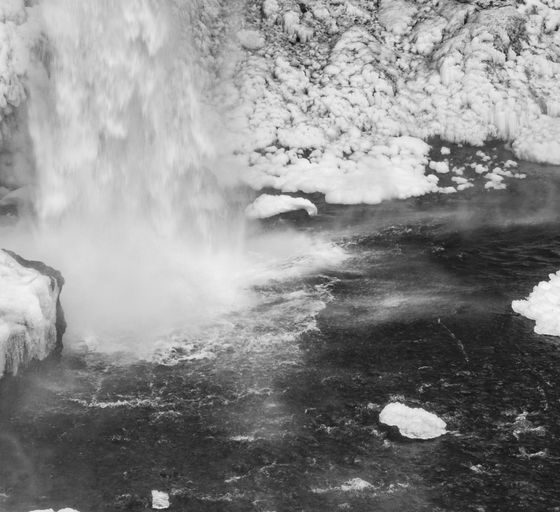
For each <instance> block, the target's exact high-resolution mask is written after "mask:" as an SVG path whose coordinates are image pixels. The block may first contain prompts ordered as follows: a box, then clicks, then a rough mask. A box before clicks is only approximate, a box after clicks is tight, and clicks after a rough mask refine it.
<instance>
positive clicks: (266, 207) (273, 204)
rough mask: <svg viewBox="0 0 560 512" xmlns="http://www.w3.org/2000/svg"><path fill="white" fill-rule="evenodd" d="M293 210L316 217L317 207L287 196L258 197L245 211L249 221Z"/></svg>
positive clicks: (307, 201) (306, 201)
mask: <svg viewBox="0 0 560 512" xmlns="http://www.w3.org/2000/svg"><path fill="white" fill-rule="evenodd" d="M294 210H305V211H307V213H308V214H309V215H317V207H316V206H315V205H314V204H313V203H312V202H311V201H309V199H305V198H303V197H292V196H287V195H278V196H275V195H269V194H262V195H260V196H259V197H258V198H257V199H255V201H253V203H251V204H250V205H249V206H248V207H247V209H246V214H247V217H249V218H251V219H266V218H267V217H273V216H274V215H278V214H280V213H285V212H291V211H294Z"/></svg>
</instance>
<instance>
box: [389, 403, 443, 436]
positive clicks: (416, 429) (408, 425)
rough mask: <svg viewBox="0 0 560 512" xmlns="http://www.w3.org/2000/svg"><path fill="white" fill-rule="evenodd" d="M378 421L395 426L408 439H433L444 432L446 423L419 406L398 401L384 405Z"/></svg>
mask: <svg viewBox="0 0 560 512" xmlns="http://www.w3.org/2000/svg"><path fill="white" fill-rule="evenodd" d="M379 421H380V422H381V423H383V424H384V425H388V426H390V427H397V428H398V429H399V432H400V434H401V435H402V436H403V437H407V438H409V439H434V438H436V437H440V436H442V435H444V434H445V433H446V426H447V425H446V423H445V421H443V420H442V419H440V418H438V417H437V416H436V415H435V414H433V413H431V412H428V411H426V410H424V409H421V408H419V407H418V408H415V407H408V406H406V405H404V404H401V403H399V402H394V403H390V404H388V405H386V406H385V407H384V408H383V410H382V411H381V413H380V414H379Z"/></svg>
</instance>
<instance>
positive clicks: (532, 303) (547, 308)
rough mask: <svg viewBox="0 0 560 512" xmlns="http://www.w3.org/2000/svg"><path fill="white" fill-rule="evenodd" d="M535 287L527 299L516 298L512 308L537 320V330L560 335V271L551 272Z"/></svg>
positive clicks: (542, 332) (538, 332) (540, 332)
mask: <svg viewBox="0 0 560 512" xmlns="http://www.w3.org/2000/svg"><path fill="white" fill-rule="evenodd" d="M548 277H549V280H548V281H542V282H540V283H539V284H538V285H537V286H535V287H534V288H533V291H532V292H531V294H530V295H529V297H528V298H527V299H526V300H514V301H513V302H512V304H511V307H512V309H513V310H514V311H515V312H516V313H519V314H520V315H523V316H524V317H526V318H529V319H531V320H535V322H536V324H535V332H536V333H537V334H548V335H550V336H560V271H558V272H556V274H550V275H549V276H548Z"/></svg>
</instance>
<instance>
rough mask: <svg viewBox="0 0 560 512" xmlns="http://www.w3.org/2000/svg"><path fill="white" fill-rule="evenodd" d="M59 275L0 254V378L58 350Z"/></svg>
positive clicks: (60, 321)
mask: <svg viewBox="0 0 560 512" xmlns="http://www.w3.org/2000/svg"><path fill="white" fill-rule="evenodd" d="M63 284H64V279H63V278H62V276H61V274H60V273H59V272H57V271H56V270H53V269H52V268H50V267H47V266H46V265H44V264H43V263H40V262H33V261H28V260H25V259H23V258H21V257H20V256H18V255H16V254H14V253H12V252H9V251H6V250H0V377H2V376H3V375H5V374H16V373H17V371H18V368H20V367H21V366H23V365H25V364H27V363H29V362H31V361H32V360H42V359H45V358H46V357H47V356H49V355H50V354H52V353H56V352H57V351H60V350H61V348H62V335H63V333H64V330H65V328H66V323H65V321H64V315H63V312H62V308H61V305H60V291H61V289H62V286H63Z"/></svg>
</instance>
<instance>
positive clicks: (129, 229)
mask: <svg viewBox="0 0 560 512" xmlns="http://www.w3.org/2000/svg"><path fill="white" fill-rule="evenodd" d="M35 9H36V10H37V13H36V14H37V17H38V24H39V26H40V27H41V30H42V34H43V35H42V38H43V44H41V45H39V48H40V51H38V52H37V54H38V56H39V58H38V59H37V63H36V66H35V69H34V70H33V72H32V73H31V77H30V102H29V131H30V134H31V138H32V141H33V147H34V154H35V162H36V187H35V211H36V218H37V222H38V230H37V233H38V235H37V236H38V237H39V240H40V241H39V242H38V243H36V246H37V247H39V249H37V250H36V252H38V253H39V254H38V255H39V256H41V257H43V258H46V259H47V261H50V262H51V263H52V264H53V265H57V264H58V266H59V267H61V270H62V272H63V273H64V274H65V276H66V277H67V283H68V287H67V289H66V293H67V294H70V295H71V297H70V298H68V297H67V298H66V299H65V300H64V302H65V303H66V304H69V307H70V308H74V309H75V310H76V311H74V312H71V313H74V316H72V314H70V315H69V324H70V327H71V326H72V320H73V319H74V320H75V323H76V324H80V326H82V327H84V326H85V324H88V325H89V326H93V327H95V328H98V327H99V326H102V328H103V329H106V328H108V327H109V324H112V323H114V322H118V328H119V329H127V328H128V327H130V326H131V325H133V326H134V327H135V328H138V327H139V326H141V329H142V330H145V328H146V326H147V325H148V324H150V322H152V323H153V322H154V319H156V318H157V319H158V320H159V323H160V324H165V325H167V326H171V324H173V323H192V322H195V321H197V320H198V319H200V318H201V317H205V316H206V315H207V314H208V313H209V312H211V311H212V310H214V309H215V308H217V307H219V306H220V305H223V304H224V303H227V302H228V301H229V302H231V301H232V300H234V297H236V295H235V292H234V291H233V290H234V288H235V284H234V283H233V281H236V279H237V277H236V276H237V274H238V272H237V270H238V268H239V254H238V248H239V245H240V240H241V239H242V232H243V222H242V221H241V220H240V215H239V214H238V210H239V209H238V208H236V205H235V201H234V200H232V199H231V198H232V197H234V196H235V187H234V185H235V178H234V177H233V176H232V175H231V174H228V172H227V170H226V171H224V170H223V167H224V165H222V163H221V160H220V151H219V150H220V149H221V148H222V147H223V145H224V140H225V139H226V138H227V134H226V133H225V132H224V131H223V128H222V126H221V123H220V118H219V115H218V114H217V112H216V110H215V109H213V108H211V107H210V106H209V104H210V102H209V98H210V96H211V91H212V88H213V86H214V82H215V69H214V67H215V62H216V59H215V57H216V53H217V52H218V51H219V48H217V44H218V43H217V41H219V37H218V36H217V34H216V33H215V31H214V32H213V30H214V29H213V27H212V20H214V19H217V17H218V14H219V5H218V3H217V1H215V0H182V1H181V0H94V1H81V0H80V1H76V0H41V1H40V2H39V5H38V6H37V7H36V8H35ZM217 142H219V145H218V144H217ZM57 261H59V262H58V263H57ZM80 319H81V320H80ZM82 324H84V325H82ZM90 324H91V325H90ZM125 324H126V325H125ZM136 330H137V329H136Z"/></svg>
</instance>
